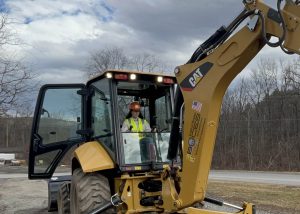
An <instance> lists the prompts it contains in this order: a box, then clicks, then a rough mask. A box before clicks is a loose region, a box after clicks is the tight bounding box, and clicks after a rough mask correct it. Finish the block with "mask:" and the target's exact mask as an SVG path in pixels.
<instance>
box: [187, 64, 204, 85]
mask: <svg viewBox="0 0 300 214" xmlns="http://www.w3.org/2000/svg"><path fill="white" fill-rule="evenodd" d="M202 77H203V75H202V74H201V70H200V68H198V69H197V70H196V71H195V72H194V73H193V76H191V77H190V79H189V82H190V84H191V86H192V87H195V86H196V85H197V83H198V82H199V81H200V79H201V78H202Z"/></svg>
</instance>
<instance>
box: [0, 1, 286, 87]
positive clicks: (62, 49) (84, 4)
mask: <svg viewBox="0 0 300 214" xmlns="http://www.w3.org/2000/svg"><path fill="white" fill-rule="evenodd" d="M266 2H267V3H268V4H270V5H272V6H273V7H274V6H275V5H276V1H275V0H269V1H266ZM242 9H243V4H242V0H226V1H225V0H223V1H222V0H202V1H199V0H185V1H183V0H108V1H104V0H65V1H62V0H61V1H56V0H0V11H2V12H4V11H5V12H6V13H8V15H9V17H10V18H11V19H12V20H13V21H14V24H13V26H12V27H13V29H14V30H15V31H17V33H18V36H19V38H20V39H21V40H22V42H23V44H24V45H22V46H21V47H20V48H19V49H18V56H19V57H20V58H22V59H23V60H25V61H26V62H27V63H29V64H30V66H31V67H32V69H33V70H34V71H35V72H36V73H37V74H38V75H39V79H40V80H41V81H42V82H43V83H73V82H85V81H86V76H85V75H84V72H82V71H83V70H84V69H85V65H86V62H87V59H88V57H89V54H90V53H91V52H93V51H96V50H98V49H103V48H107V47H120V48H122V49H124V51H125V52H126V53H128V54H139V53H149V54H153V55H155V56H156V57H157V58H159V59H160V60H161V61H163V62H164V63H165V64H167V65H168V66H170V67H175V66H177V65H180V64H184V63H185V62H186V61H187V60H188V59H189V57H190V56H191V54H192V53H193V51H194V50H195V49H196V48H197V46H198V45H199V44H200V43H201V41H203V40H205V39H207V38H208V37H209V36H210V35H211V34H212V33H214V32H215V30H216V29H217V28H219V27H220V26H221V25H227V24H229V23H230V21H232V20H233V18H234V17H235V16H236V15H237V14H238V13H239V12H240V11H241V10H242ZM270 53H272V54H273V55H274V56H281V55H282V54H280V50H278V49H277V50H274V49H270V48H266V49H265V50H264V51H262V53H261V54H260V56H270ZM254 66H255V62H254V63H251V64H250V66H248V67H247V69H246V70H249V69H251V68H252V67H254Z"/></svg>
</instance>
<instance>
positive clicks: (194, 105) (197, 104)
mask: <svg viewBox="0 0 300 214" xmlns="http://www.w3.org/2000/svg"><path fill="white" fill-rule="evenodd" d="M201 108H202V103H200V102H199V101H195V100H194V101H193V103H192V109H193V110H195V111H198V112H200V111H201Z"/></svg>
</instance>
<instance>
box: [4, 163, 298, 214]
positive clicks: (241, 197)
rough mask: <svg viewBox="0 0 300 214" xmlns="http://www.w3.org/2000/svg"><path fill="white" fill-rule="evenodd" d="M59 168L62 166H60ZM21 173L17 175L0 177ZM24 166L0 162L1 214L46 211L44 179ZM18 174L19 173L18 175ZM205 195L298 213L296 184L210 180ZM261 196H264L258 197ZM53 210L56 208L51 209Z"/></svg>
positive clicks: (273, 213) (265, 211)
mask: <svg viewBox="0 0 300 214" xmlns="http://www.w3.org/2000/svg"><path fill="white" fill-rule="evenodd" d="M61 171H62V170H61ZM16 173H22V174H23V177H21V178H1V175H5V176H8V177H9V176H13V175H15V174H16ZM26 173H27V168H26V167H9V168H5V169H4V168H3V167H1V166H0V213H1V214H49V212H48V211H47V207H48V189H47V188H48V187H47V181H46V180H34V181H33V180H28V179H27V178H26V177H25V176H24V175H26ZM22 174H21V175H22ZM208 195H209V196H210V197H216V198H218V199H220V200H222V199H223V200H225V201H227V202H229V203H233V204H237V205H240V204H239V202H242V201H250V202H254V203H255V204H256V205H257V207H258V209H259V210H258V211H257V213H258V214H296V213H300V207H299V198H300V187H285V186H282V185H281V186H280V185H265V184H246V183H239V182H220V181H210V182H209V185H208ZM262 199H264V200H262ZM205 208H206V209H211V210H219V211H223V212H224V211H225V212H231V213H234V212H236V210H233V209H225V208H220V207H217V206H214V205H211V204H208V203H206V204H205ZM52 213H53V214H56V213H57V212H52Z"/></svg>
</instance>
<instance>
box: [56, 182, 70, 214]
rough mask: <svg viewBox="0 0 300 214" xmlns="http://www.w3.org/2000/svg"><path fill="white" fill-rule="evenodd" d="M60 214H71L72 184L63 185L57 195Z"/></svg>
mask: <svg viewBox="0 0 300 214" xmlns="http://www.w3.org/2000/svg"><path fill="white" fill-rule="evenodd" d="M57 208H58V214H70V183H67V182H65V183H63V184H62V185H61V187H60V188H59V191H58V194H57Z"/></svg>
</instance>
